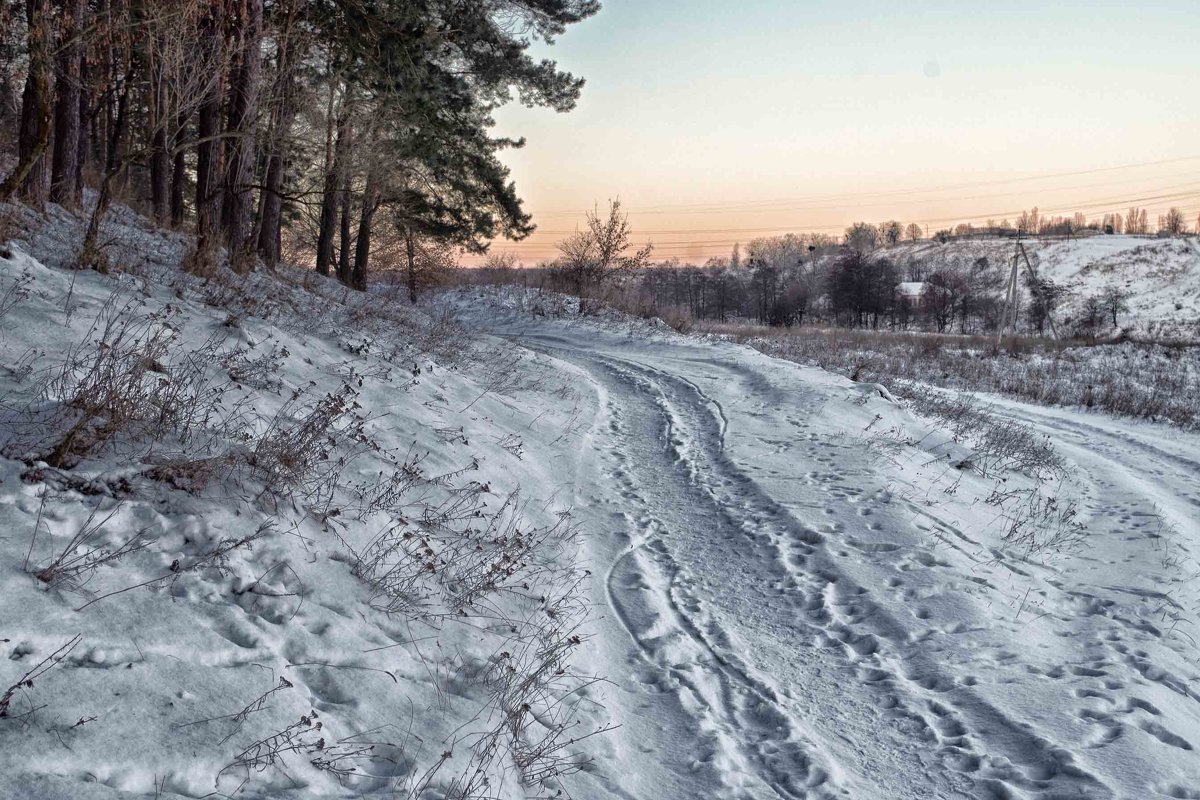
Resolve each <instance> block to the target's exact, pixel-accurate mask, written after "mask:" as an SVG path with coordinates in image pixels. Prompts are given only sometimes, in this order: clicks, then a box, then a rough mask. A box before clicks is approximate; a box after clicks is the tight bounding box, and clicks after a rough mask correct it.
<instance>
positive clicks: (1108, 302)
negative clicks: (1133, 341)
mask: <svg viewBox="0 0 1200 800" xmlns="http://www.w3.org/2000/svg"><path fill="white" fill-rule="evenodd" d="M1128 298H1129V295H1127V294H1126V293H1125V292H1124V291H1122V290H1121V289H1118V288H1117V287H1115V286H1110V287H1109V288H1108V289H1105V290H1104V293H1103V294H1102V295H1100V302H1101V304H1102V306H1103V308H1104V311H1105V312H1107V313H1108V314H1109V315H1110V316H1111V317H1112V324H1113V327H1114V328H1115V327H1117V315H1118V314H1121V313H1123V312H1125V311H1128V310H1129V304H1128V303H1126V302H1125V301H1126V300H1127V299H1128Z"/></svg>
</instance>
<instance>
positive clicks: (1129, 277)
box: [886, 235, 1200, 339]
mask: <svg viewBox="0 0 1200 800" xmlns="http://www.w3.org/2000/svg"><path fill="white" fill-rule="evenodd" d="M1025 247H1026V250H1027V251H1028V252H1029V255H1030V257H1031V259H1033V260H1034V264H1035V266H1036V267H1037V269H1038V271H1039V273H1040V274H1041V275H1043V276H1044V277H1047V278H1050V279H1051V280H1053V281H1055V282H1056V283H1061V284H1063V285H1065V286H1067V287H1068V288H1069V289H1070V291H1071V296H1070V297H1069V298H1068V300H1067V303H1066V306H1065V308H1064V316H1065V317H1066V318H1071V317H1073V316H1075V317H1077V316H1078V315H1079V313H1080V310H1081V306H1082V303H1083V300H1084V299H1085V298H1086V297H1089V296H1096V295H1099V294H1101V293H1102V292H1103V291H1104V290H1105V289H1108V288H1110V287H1114V288H1118V289H1121V290H1123V291H1124V292H1126V293H1127V295H1128V304H1129V312H1128V313H1127V314H1126V315H1124V317H1125V319H1124V320H1123V322H1122V324H1123V325H1129V326H1131V327H1132V328H1133V329H1134V331H1135V332H1137V333H1139V334H1144V335H1162V336H1169V337H1176V336H1186V337H1190V338H1193V339H1197V338H1200V240H1198V239H1197V238H1196V237H1194V236H1193V237H1187V238H1174V239H1156V238H1149V237H1145V236H1104V235H1097V236H1089V237H1081V238H1077V239H1074V240H1070V241H1067V240H1063V239H1030V240H1026V241H1025ZM1014 249H1015V244H1014V242H1013V241H1010V240H1007V239H984V238H980V239H964V240H956V241H951V242H948V243H946V244H938V243H937V242H919V243H905V244H901V245H897V246H896V247H894V248H890V249H889V250H887V251H886V252H887V254H888V255H889V256H890V257H892V258H894V259H896V260H897V261H898V262H899V263H901V264H903V263H905V262H906V261H907V260H909V259H914V260H919V261H923V262H927V263H929V264H930V265H932V266H933V267H934V268H936V267H937V266H938V265H939V264H943V263H947V262H949V263H956V264H958V265H960V266H967V265H970V264H972V263H974V262H975V261H977V260H978V259H980V258H987V259H988V263H989V264H990V265H991V266H993V267H995V268H997V269H1003V270H1007V268H1008V266H1009V265H1010V264H1011V262H1012V257H1013V253H1014Z"/></svg>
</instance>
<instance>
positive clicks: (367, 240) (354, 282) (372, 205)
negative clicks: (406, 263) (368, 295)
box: [350, 170, 379, 291]
mask: <svg viewBox="0 0 1200 800" xmlns="http://www.w3.org/2000/svg"><path fill="white" fill-rule="evenodd" d="M378 207H379V181H378V179H377V178H376V176H375V172H374V170H372V171H371V172H369V173H367V188H366V191H364V192H363V202H362V214H361V215H360V216H359V220H358V239H357V240H356V241H355V243H354V271H353V273H352V274H351V276H350V285H351V286H353V287H354V288H355V289H358V290H360V291H366V289H367V264H368V262H369V260H370V258H371V221H372V220H373V218H374V217H375V211H376V209H378Z"/></svg>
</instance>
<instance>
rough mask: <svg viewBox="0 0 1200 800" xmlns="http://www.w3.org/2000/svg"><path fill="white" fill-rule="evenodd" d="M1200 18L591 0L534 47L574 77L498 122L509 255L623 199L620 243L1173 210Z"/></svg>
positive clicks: (690, 253) (1182, 182) (693, 245)
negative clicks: (523, 223) (556, 94)
mask: <svg viewBox="0 0 1200 800" xmlns="http://www.w3.org/2000/svg"><path fill="white" fill-rule="evenodd" d="M1197 34H1200V15H1197V14H1196V8H1195V5H1194V0H1189V2H1183V1H1182V0H1180V1H1176V0H1157V1H1156V2H1155V3H1153V4H1133V3H1128V2H1123V3H1116V2H1108V0H1098V1H1097V2H1089V3H1086V4H1085V3H1072V2H1062V3H1045V2H1027V1H1026V0H1015V1H1014V0H1006V2H1000V3H986V4H985V3H978V2H965V0H958V2H949V1H948V0H946V1H943V0H936V1H932V2H931V0H918V1H917V2H914V3H896V2H874V1H873V0H866V1H861V0H860V1H859V2H829V1H828V0H808V1H807V2H790V1H788V0H740V1H739V2H728V1H725V2H720V1H719V0H604V7H603V8H602V9H601V11H600V13H599V14H597V15H596V16H595V17H593V18H591V19H589V20H587V21H585V22H583V23H580V24H578V25H576V26H573V27H572V28H571V29H570V30H568V32H567V33H566V34H565V35H564V36H563V37H561V38H560V39H559V40H558V41H557V42H555V43H554V45H553V46H551V47H546V46H542V45H538V46H537V47H536V48H535V52H536V54H537V55H538V56H539V57H542V56H544V57H549V58H553V59H555V60H556V61H558V62H559V65H560V66H561V67H562V68H564V69H567V70H569V71H571V72H573V73H575V74H577V75H580V76H583V77H584V78H586V80H587V84H586V85H585V87H584V90H583V95H582V97H581V98H580V101H579V105H578V107H577V108H576V109H575V110H574V111H572V112H570V113H566V114H556V113H555V112H553V111H550V110H547V109H528V108H524V107H521V106H520V105H518V104H513V105H510V106H506V107H504V108H502V109H500V110H499V111H498V112H497V115H496V119H497V132H498V133H501V134H504V135H513V136H524V137H525V138H526V140H527V142H528V143H527V145H526V147H525V148H524V149H522V150H517V151H510V152H507V153H505V154H504V156H503V158H504V161H505V163H506V164H508V165H509V166H510V168H511V169H512V176H513V179H514V180H515V181H516V183H517V188H518V191H519V193H520V195H521V196H522V197H523V198H524V199H525V202H526V207H527V208H528V209H529V210H530V211H531V212H532V213H533V215H534V219H535V222H537V223H538V226H539V230H538V232H537V233H535V234H534V235H533V236H532V237H530V238H529V239H527V240H525V241H524V242H520V243H515V244H514V243H511V242H506V241H498V242H496V243H495V244H494V245H493V247H494V249H496V250H510V251H513V252H515V253H517V254H518V255H519V256H520V257H521V258H522V260H523V261H525V262H526V263H535V262H537V261H538V260H541V259H544V258H550V257H553V256H554V254H555V247H554V244H555V242H557V241H558V240H559V239H561V238H562V237H563V236H564V235H566V234H568V233H569V232H570V231H572V230H574V229H575V228H576V227H577V226H579V225H581V224H583V220H584V214H585V212H586V211H587V210H589V209H592V208H593V207H594V206H595V205H596V204H599V205H600V206H601V207H603V206H604V205H605V204H606V202H607V201H608V200H609V199H610V198H618V197H619V198H620V200H621V201H622V204H623V206H624V207H625V209H626V210H627V211H628V212H629V218H630V222H631V224H632V225H633V227H634V231H635V237H636V239H637V241H639V242H641V241H644V240H647V239H648V240H650V241H652V242H654V244H655V248H656V255H657V256H659V257H663V258H667V257H672V256H677V257H679V258H681V259H683V260H684V261H693V262H702V261H703V260H705V259H706V258H707V257H709V256H711V255H717V254H728V253H729V251H730V250H731V248H732V246H733V244H734V243H735V242H741V243H742V244H743V246H744V244H745V243H746V242H748V241H749V240H750V239H752V238H754V237H755V236H760V235H768V234H774V233H783V232H788V231H793V232H807V231H825V232H836V231H841V230H842V229H844V228H845V227H846V226H847V225H849V224H850V223H851V222H854V221H856V220H860V219H861V220H868V221H872V222H878V221H881V220H885V219H892V218H894V219H899V220H901V221H903V222H905V223H906V224H907V223H908V222H917V223H918V224H921V225H922V226H926V225H927V226H928V227H929V228H930V230H931V231H932V230H936V229H937V228H939V227H945V226H949V225H950V224H952V223H954V222H958V221H972V220H977V221H983V220H984V219H987V218H989V217H993V218H995V219H997V220H1000V219H1003V218H1005V217H1008V218H1015V217H1016V216H1019V214H1020V211H1021V209H1024V208H1029V207H1032V206H1035V205H1036V206H1038V207H1039V208H1040V209H1041V210H1042V211H1043V213H1057V212H1066V213H1070V212H1073V211H1076V210H1079V211H1083V212H1084V213H1086V214H1088V215H1089V216H1093V215H1096V216H1098V215H1100V214H1102V213H1103V212H1105V211H1124V210H1125V209H1126V208H1127V207H1128V206H1130V205H1140V206H1144V207H1147V208H1149V209H1150V212H1151V213H1150V217H1151V220H1153V219H1155V217H1156V215H1157V214H1158V213H1159V212H1161V211H1164V210H1165V209H1166V208H1167V207H1168V206H1172V205H1174V206H1178V207H1180V208H1182V209H1184V210H1185V211H1186V212H1187V219H1188V220H1189V224H1190V225H1194V224H1195V220H1196V216H1197V214H1198V213H1200V104H1198V103H1197V101H1196V100H1195V97H1196V88H1197V84H1198V83H1200V46H1198V45H1197V41H1198V36H1197Z"/></svg>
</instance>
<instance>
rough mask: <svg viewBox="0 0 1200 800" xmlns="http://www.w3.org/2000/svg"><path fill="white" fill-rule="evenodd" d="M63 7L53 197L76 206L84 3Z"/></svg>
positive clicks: (74, 1)
mask: <svg viewBox="0 0 1200 800" xmlns="http://www.w3.org/2000/svg"><path fill="white" fill-rule="evenodd" d="M60 8H61V9H62V11H61V16H60V26H59V46H58V53H57V55H56V56H55V81H54V89H55V95H56V97H55V104H54V153H53V156H52V162H51V168H52V169H51V180H50V199H51V200H53V201H54V202H56V203H60V204H61V205H64V206H72V207H73V206H78V205H79V202H80V200H81V199H82V190H81V187H80V186H79V183H78V181H77V178H78V170H77V167H78V159H79V123H80V120H79V96H80V94H81V93H82V92H81V89H82V86H81V83H80V82H81V80H82V77H83V76H82V73H81V70H80V66H81V64H80V62H81V61H82V60H83V33H84V18H83V15H84V8H85V6H84V2H83V0H67V2H63V3H62V4H61V6H60Z"/></svg>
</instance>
